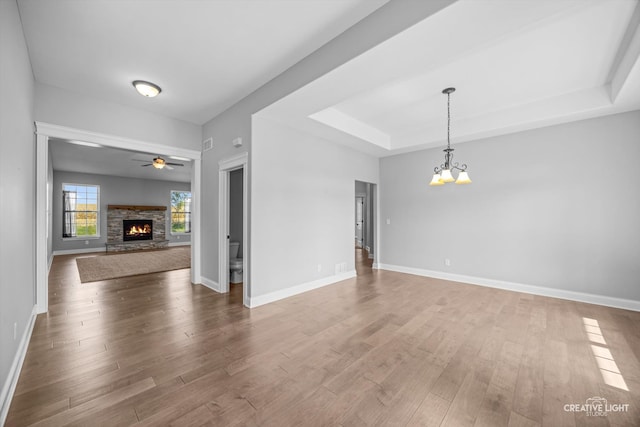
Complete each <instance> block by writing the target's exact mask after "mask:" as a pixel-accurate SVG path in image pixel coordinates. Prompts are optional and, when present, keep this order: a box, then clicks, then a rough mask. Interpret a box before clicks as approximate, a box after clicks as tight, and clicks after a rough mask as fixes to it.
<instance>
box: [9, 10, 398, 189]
mask: <svg viewBox="0 0 640 427" xmlns="http://www.w3.org/2000/svg"><path fill="white" fill-rule="evenodd" d="M387 1H388V0H339V1H336V0H296V1H291V0H263V1H258V0H200V1H195V0H191V1H183V0H164V1H155V0H136V1H130V0H90V1H84V0H83V1H81V0H55V1H51V0H18V6H19V10H20V17H21V20H22V27H23V31H24V35H25V39H26V41H27V47H28V49H29V57H30V60H31V65H32V68H33V73H34V76H35V79H36V80H37V81H38V82H41V83H44V84H47V85H52V86H56V87H60V88H63V89H67V90H70V91H73V92H76V93H80V94H84V95H88V96H91V97H95V98H99V99H104V100H108V101H112V102H116V103H119V104H121V105H127V106H131V107H134V108H138V109H141V110H146V111H150V112H153V113H157V114H160V115H164V116H167V117H172V118H176V119H180V120H184V121H188V122H192V123H196V124H203V123H205V122H207V121H208V120H210V119H212V118H213V117H215V116H216V115H217V114H219V113H220V112H222V111H224V110H225V109H227V108H228V107H230V106H231V105H233V104H234V103H236V102H237V101H239V100H240V99H242V98H243V97H245V96H246V95H248V94H249V93H251V92H253V91H254V90H256V89H257V88H259V87H260V86H262V85H263V84H265V83H267V82H268V81H269V80H271V79H272V78H274V77H276V76H277V75H278V74H280V73H282V72H283V71H285V70H286V69H287V68H289V67H291V66H292V65H294V64H295V63H297V62H298V61H300V60H301V59H303V58H304V57H305V56H307V55H309V54H310V53H312V52H313V51H315V50H316V49H318V48H319V47H320V46H322V45H323V44H325V43H326V42H328V41H330V40H331V39H333V38H334V37H336V36H337V35H338V34H340V33H341V32H343V31H344V30H346V29H347V28H349V27H351V26H352V25H354V24H355V23H356V22H358V21H359V20H361V19H362V18H364V17H365V16H366V15H368V14H370V13H371V12H373V11H374V10H376V9H377V8H379V7H380V6H382V5H383V4H385V3H386V2H387ZM138 79H141V80H149V81H152V82H154V83H156V84H158V85H160V86H161V87H162V93H161V94H160V95H159V96H158V97H156V98H153V99H149V98H144V97H142V96H140V95H138V93H137V92H136V91H135V90H134V88H133V86H132V84H131V82H132V81H133V80H138ZM162 154H163V153H148V154H146V153H137V154H136V153H134V152H130V151H123V150H116V149H111V148H105V147H101V148H90V147H84V146H79V145H72V144H68V143H66V142H65V141H52V144H51V157H52V163H53V166H54V169H55V170H60V171H75V172H85V173H96V174H105V175H114V176H125V177H133V178H144V179H159V180H168V181H179V182H189V181H190V173H191V172H190V171H191V166H190V164H189V162H184V163H185V166H184V167H179V168H175V169H174V170H167V169H162V170H159V169H154V168H153V167H141V166H140V164H141V163H140V162H136V161H134V160H132V159H146V160H149V159H152V158H153V157H154V156H155V155H162ZM164 157H165V158H166V156H164Z"/></svg>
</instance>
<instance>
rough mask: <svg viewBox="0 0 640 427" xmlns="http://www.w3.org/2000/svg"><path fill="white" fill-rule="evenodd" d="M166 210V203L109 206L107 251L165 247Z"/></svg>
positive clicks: (166, 242)
mask: <svg viewBox="0 0 640 427" xmlns="http://www.w3.org/2000/svg"><path fill="white" fill-rule="evenodd" d="M166 213H167V207H166V206H145V205H108V206H107V243H106V248H107V252H121V251H131V250H144V249H158V248H166V247H167V246H168V245H169V241H168V240H167V239H166V222H167V219H166ZM145 225H146V228H145ZM133 226H135V229H134V230H132V229H131V227H133Z"/></svg>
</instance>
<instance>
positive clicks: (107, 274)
mask: <svg viewBox="0 0 640 427" xmlns="http://www.w3.org/2000/svg"><path fill="white" fill-rule="evenodd" d="M76 263H77V264H78V272H79V273H80V281H81V282H82V283H86V282H95V281H98V280H107V279H115V278H118V277H127V276H135V275H138V274H147V273H158V272H160V271H169V270H178V269H181V268H189V267H191V247H190V246H182V247H178V248H171V249H162V250H155V251H147V252H126V253H118V254H113V255H112V254H108V255H98V256H93V257H84V258H76Z"/></svg>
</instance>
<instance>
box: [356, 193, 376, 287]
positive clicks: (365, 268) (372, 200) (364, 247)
mask: <svg viewBox="0 0 640 427" xmlns="http://www.w3.org/2000/svg"><path fill="white" fill-rule="evenodd" d="M376 191H377V186H376V184H372V183H369V182H364V181H356V182H355V215H354V217H355V252H356V253H355V264H356V271H357V272H358V274H359V275H360V274H363V273H367V272H370V271H371V269H372V267H373V264H374V263H375V262H374V260H375V258H376V244H375V241H376V238H377V232H376V194H377V193H376Z"/></svg>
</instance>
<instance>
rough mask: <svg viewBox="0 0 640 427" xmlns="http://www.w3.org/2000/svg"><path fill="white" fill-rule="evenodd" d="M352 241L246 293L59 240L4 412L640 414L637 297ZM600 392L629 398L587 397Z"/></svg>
mask: <svg viewBox="0 0 640 427" xmlns="http://www.w3.org/2000/svg"><path fill="white" fill-rule="evenodd" d="M356 253H357V256H358V273H359V275H358V277H357V278H356V279H351V280H347V281H344V282H340V283H338V284H334V285H331V286H327V287H324V288H321V289H317V290H314V291H311V292H307V293H305V294H301V295H298V296H295V297H292V298H288V299H286V300H283V301H279V302H276V303H272V304H269V305H266V306H262V307H258V308H255V309H251V310H249V309H247V308H244V307H243V306H242V286H241V285H240V286H234V287H233V288H232V291H231V293H230V294H229V295H220V294H216V293H215V292H213V291H211V290H209V289H207V288H205V287H202V286H198V285H196V286H194V285H191V284H190V283H189V270H188V269H187V270H176V271H171V272H166V273H159V274H151V275H142V276H135V277H130V278H123V279H115V280H109V281H103V282H94V283H85V284H80V282H79V279H78V273H77V270H76V266H75V257H74V256H57V257H56V258H55V260H54V263H53V266H52V269H51V273H50V281H49V283H50V285H49V286H50V291H49V297H50V304H49V309H50V311H49V313H48V314H45V315H40V316H39V317H38V319H37V322H36V325H35V329H34V331H33V336H32V338H31V342H30V345H29V350H28V353H27V356H26V360H25V363H24V367H23V369H22V373H21V376H20V380H19V383H18V386H17V389H16V392H15V396H14V399H13V402H12V405H11V408H10V412H9V416H8V419H7V425H9V426H23V425H39V426H40V425H42V426H58V425H134V424H135V425H162V426H165V425H169V426H174V425H175V426H202V425H209V426H232V425H265V426H266V425H269V426H302V425H304V426H315V425H328V426H338V425H344V426H358V425H410V426H417V425H424V426H438V425H442V426H492V427H494V426H554V427H555V426H591V425H593V426H639V425H640V313H637V312H631V311H625V310H619V309H612V308H606V307H601V306H595V305H589V304H582V303H575V302H570V301H564V300H558V299H552V298H545V297H538V296H533V295H528V294H521V293H515V292H507V291H501V290H497V289H490V288H483V287H479V286H472V285H465V284H460V283H453V282H446V281H442V280H435V279H429V278H424V277H418V276H412V275H406V274H400V273H394V272H387V271H378V270H373V271H372V270H371V269H370V268H368V266H367V265H366V264H367V263H369V265H370V261H369V260H368V259H367V258H366V254H363V253H362V251H359V250H358V251H356ZM85 256H86V255H85ZM598 397H599V398H604V399H606V400H607V404H608V405H609V406H608V408H609V409H611V408H614V406H611V405H616V406H615V408H617V409H619V410H618V411H617V412H614V411H613V410H609V411H608V413H607V416H594V415H593V414H591V415H589V414H587V413H586V412H583V411H580V407H578V406H575V405H584V404H585V403H587V400H588V399H593V398H598ZM567 405H574V406H567ZM621 405H628V407H627V408H626V410H623V409H624V408H625V407H624V406H621ZM567 409H569V410H567ZM572 409H573V412H572V411H571V410H572Z"/></svg>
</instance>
